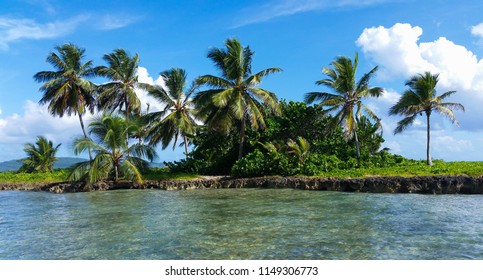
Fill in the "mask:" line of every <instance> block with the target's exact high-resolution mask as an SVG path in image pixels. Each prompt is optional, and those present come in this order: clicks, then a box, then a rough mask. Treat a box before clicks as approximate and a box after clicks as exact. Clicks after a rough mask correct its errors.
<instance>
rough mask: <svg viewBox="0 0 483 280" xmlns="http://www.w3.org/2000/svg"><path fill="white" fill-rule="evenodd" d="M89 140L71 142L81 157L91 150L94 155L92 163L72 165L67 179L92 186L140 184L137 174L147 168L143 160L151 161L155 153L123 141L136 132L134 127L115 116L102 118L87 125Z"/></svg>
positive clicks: (151, 149)
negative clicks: (123, 182)
mask: <svg viewBox="0 0 483 280" xmlns="http://www.w3.org/2000/svg"><path fill="white" fill-rule="evenodd" d="M89 128H90V134H91V135H93V138H94V139H95V140H96V141H97V142H98V143H96V142H94V141H93V140H92V139H85V138H78V139H77V140H75V141H74V152H75V153H76V154H80V153H82V152H84V151H86V150H87V149H89V148H91V149H92V151H94V153H95V154H96V155H95V157H94V159H93V160H92V161H86V162H81V163H79V164H77V165H75V167H74V169H73V171H72V173H71V174H70V176H69V177H70V179H71V180H73V181H79V180H84V181H86V182H87V183H94V182H98V181H100V180H104V179H108V178H111V179H113V180H114V181H117V180H119V178H121V177H123V178H125V179H129V180H135V181H137V182H142V176H141V172H140V170H141V169H142V168H146V167H147V165H148V164H147V162H146V161H145V160H144V159H143V158H147V159H148V160H150V161H152V160H153V159H154V158H155V157H156V152H155V151H154V149H153V148H152V147H151V146H148V145H144V144H139V143H136V144H132V145H129V142H128V141H126V135H128V136H131V135H133V134H134V133H136V132H137V131H138V128H137V127H136V124H134V123H133V122H131V121H129V120H126V119H124V118H122V117H120V116H117V115H103V116H100V117H97V118H96V119H94V121H93V122H91V123H90V124H89Z"/></svg>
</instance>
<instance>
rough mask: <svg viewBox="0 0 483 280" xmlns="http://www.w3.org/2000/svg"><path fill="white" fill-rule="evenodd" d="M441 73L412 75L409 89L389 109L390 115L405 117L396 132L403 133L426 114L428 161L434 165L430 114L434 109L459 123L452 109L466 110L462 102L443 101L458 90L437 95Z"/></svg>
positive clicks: (398, 124)
mask: <svg viewBox="0 0 483 280" xmlns="http://www.w3.org/2000/svg"><path fill="white" fill-rule="evenodd" d="M438 77H439V74H435V75H433V74H431V73H430V72H425V73H424V74H418V75H415V76H413V77H411V78H410V79H409V80H408V81H407V82H406V86H409V89H408V90H406V91H405V92H404V94H403V95H402V96H401V98H400V99H399V101H398V102H397V103H396V104H395V105H394V106H392V107H391V108H390V109H389V115H402V116H405V118H404V119H402V120H400V121H399V122H398V123H397V127H396V129H395V130H394V134H397V133H401V132H402V131H404V130H405V129H406V128H407V127H409V126H410V125H411V124H412V123H413V122H414V121H415V120H416V117H417V116H418V115H421V116H422V114H423V113H424V114H425V115H426V123H427V126H426V129H427V131H426V133H427V142H426V163H427V164H428V165H432V161H431V154H430V128H431V125H430V116H431V113H432V112H433V111H436V112H438V113H441V114H442V115H443V116H446V117H447V118H449V119H450V120H451V121H452V122H453V123H454V124H458V121H457V120H456V118H455V116H454V113H453V110H452V109H461V110H463V111H464V110H465V108H464V107H463V105H461V104H460V103H453V102H443V101H444V100H445V99H446V98H448V97H450V96H451V95H452V94H453V93H455V92H456V91H447V92H445V93H443V94H441V95H440V96H437V95H436V85H437V84H438Z"/></svg>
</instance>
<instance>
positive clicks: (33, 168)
mask: <svg viewBox="0 0 483 280" xmlns="http://www.w3.org/2000/svg"><path fill="white" fill-rule="evenodd" d="M59 147H60V144H59V145H57V146H55V148H54V144H53V143H52V141H49V140H47V139H46V138H45V137H43V136H37V142H35V144H31V143H27V144H25V146H24V148H23V150H24V151H25V152H26V153H27V158H26V159H24V160H23V164H22V166H21V167H20V169H19V170H18V171H19V172H27V173H32V172H52V171H53V169H54V162H55V161H57V158H56V157H55V154H56V153H57V150H58V149H59Z"/></svg>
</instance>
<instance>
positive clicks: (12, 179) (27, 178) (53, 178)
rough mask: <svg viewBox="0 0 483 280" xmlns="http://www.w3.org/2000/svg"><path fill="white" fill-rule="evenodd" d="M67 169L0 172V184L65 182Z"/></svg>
mask: <svg viewBox="0 0 483 280" xmlns="http://www.w3.org/2000/svg"><path fill="white" fill-rule="evenodd" d="M69 173H70V170H69V169H55V170H54V171H53V172H52V173H50V172H36V173H17V172H15V171H7V172H0V183H5V182H9V183H49V182H61V181H67V180H68V179H67V178H68V176H69ZM196 178H199V176H197V175H193V174H185V173H171V172H169V170H168V169H167V168H152V169H150V170H149V171H147V172H145V174H143V179H144V180H190V179H196Z"/></svg>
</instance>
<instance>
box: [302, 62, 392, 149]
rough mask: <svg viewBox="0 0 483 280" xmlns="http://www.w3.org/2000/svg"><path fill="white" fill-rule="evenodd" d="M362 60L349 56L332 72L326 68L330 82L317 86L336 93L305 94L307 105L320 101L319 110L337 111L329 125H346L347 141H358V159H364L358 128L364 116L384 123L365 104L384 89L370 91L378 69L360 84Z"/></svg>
mask: <svg viewBox="0 0 483 280" xmlns="http://www.w3.org/2000/svg"><path fill="white" fill-rule="evenodd" d="M358 62H359V58H358V55H357V53H356V54H355V57H354V61H352V60H351V59H350V58H348V57H345V56H340V57H337V58H336V59H335V60H334V61H333V62H332V63H331V66H332V68H328V67H324V68H322V72H323V73H324V74H325V75H327V76H328V78H326V79H322V80H319V81H317V82H315V83H316V84H317V85H323V86H326V87H328V88H329V89H331V90H332V91H333V93H330V92H308V93H306V94H305V101H306V102H307V103H312V102H314V101H320V103H319V106H320V107H325V108H326V109H325V112H327V113H328V112H332V111H336V114H335V116H334V117H333V118H332V121H331V122H330V124H329V128H330V129H333V128H335V127H336V126H338V125H342V128H343V130H344V136H345V139H346V141H348V140H351V139H354V140H355V145H356V152H357V158H360V156H361V153H360V147H359V139H358V136H357V127H358V123H359V120H360V117H361V116H362V114H365V115H367V116H368V117H369V118H371V119H373V120H375V121H376V123H377V124H379V123H380V120H379V118H378V117H377V116H376V114H375V113H374V112H373V111H372V110H371V109H369V108H368V107H367V106H365V105H364V104H363V103H362V100H363V99H364V98H366V97H370V96H372V97H379V96H380V95H381V94H382V91H383V90H382V88H380V87H370V86H369V81H370V79H371V78H372V77H373V76H374V74H375V73H376V71H377V66H376V67H374V68H372V69H371V70H370V71H369V72H367V73H365V74H364V75H363V76H362V77H361V78H360V79H359V80H358V81H357V82H356V71H357V66H358Z"/></svg>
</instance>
